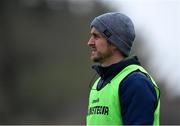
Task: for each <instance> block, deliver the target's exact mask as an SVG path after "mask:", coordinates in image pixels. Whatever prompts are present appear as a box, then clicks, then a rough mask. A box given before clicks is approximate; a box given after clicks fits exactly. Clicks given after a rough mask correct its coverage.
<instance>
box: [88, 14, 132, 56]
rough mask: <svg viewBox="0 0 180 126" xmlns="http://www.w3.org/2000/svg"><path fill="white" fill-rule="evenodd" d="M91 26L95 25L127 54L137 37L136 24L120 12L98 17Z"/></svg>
mask: <svg viewBox="0 0 180 126" xmlns="http://www.w3.org/2000/svg"><path fill="white" fill-rule="evenodd" d="M90 27H91V28H92V27H95V28H96V29H97V30H98V32H100V34H101V35H103V36H104V37H106V38H107V40H108V41H109V42H110V43H112V44H114V45H115V46H117V47H118V49H119V50H120V51H121V52H122V53H123V54H124V55H125V56H129V53H130V51H131V47H132V44H133V41H134V38H135V30H134V25H133V22H132V21H131V19H130V18H129V17H127V16H126V15H124V14H122V13H119V12H111V13H105V14H102V15H100V16H98V17H96V18H95V19H94V20H93V21H92V22H91V25H90Z"/></svg>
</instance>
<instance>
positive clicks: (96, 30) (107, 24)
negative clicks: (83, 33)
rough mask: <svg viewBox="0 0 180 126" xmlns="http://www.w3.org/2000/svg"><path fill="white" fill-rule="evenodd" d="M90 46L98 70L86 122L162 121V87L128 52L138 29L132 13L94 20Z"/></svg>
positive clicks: (105, 15) (108, 123)
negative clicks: (135, 29) (135, 27)
mask: <svg viewBox="0 0 180 126" xmlns="http://www.w3.org/2000/svg"><path fill="white" fill-rule="evenodd" d="M90 27H91V37H90V40H89V41H88V46H89V47H90V49H91V57H90V58H91V60H92V61H94V62H97V63H99V65H94V66H93V69H95V70H96V71H97V73H98V74H99V76H100V77H99V78H98V79H97V80H96V81H95V83H94V85H93V86H92V89H91V91H90V96H89V106H88V114H87V125H140V124H146V125H159V114H160V91H159V88H158V87H157V85H156V83H155V81H154V80H153V79H152V77H151V76H150V75H149V74H148V72H147V71H146V70H145V69H144V68H143V67H142V66H141V65H140V62H139V61H138V59H137V57H136V56H129V53H130V50H131V47H132V44H133V41H134V38H135V31H134V26H133V23H132V21H131V20H130V18H129V17H127V16H126V15H124V14H121V13H118V12H112V13H105V14H103V15H100V16H98V17H96V18H95V19H94V20H93V21H92V22H91V25H90Z"/></svg>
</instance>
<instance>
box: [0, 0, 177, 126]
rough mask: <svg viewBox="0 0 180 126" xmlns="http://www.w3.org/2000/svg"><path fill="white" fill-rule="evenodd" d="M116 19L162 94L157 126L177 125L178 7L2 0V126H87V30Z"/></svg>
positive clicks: (134, 1)
mask: <svg viewBox="0 0 180 126" xmlns="http://www.w3.org/2000/svg"><path fill="white" fill-rule="evenodd" d="M110 11H120V12H122V13H125V14H126V15H128V16H129V17H130V18H131V19H132V20H133V22H134V25H135V28H136V40H135V44H134V45H133V51H132V54H135V55H138V57H139V59H140V61H141V62H142V64H143V65H144V66H145V67H146V68H147V69H148V70H149V72H150V73H151V74H152V76H153V77H154V78H155V80H156V81H157V83H158V85H159V87H160V89H161V124H180V84H179V83H178V82H180V74H179V70H180V66H179V64H180V44H179V42H180V1H179V0H156V1H155V0H151V1H150V0H146V1H144V0H96V1H95V0H87V1H85V0H1V1H0V124H64V125H65V124H77V125H80V124H85V118H86V112H87V104H88V95H89V83H90V80H91V78H92V76H93V75H94V73H95V72H94V71H93V70H91V65H92V62H91V61H90V59H89V55H90V52H89V49H88V47H87V46H86V43H87V41H88V39H89V36H90V35H89V32H90V29H89V24H90V22H91V21H92V20H93V19H94V17H95V16H97V15H100V14H102V13H105V12H110Z"/></svg>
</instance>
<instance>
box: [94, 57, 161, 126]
mask: <svg viewBox="0 0 180 126" xmlns="http://www.w3.org/2000/svg"><path fill="white" fill-rule="evenodd" d="M131 64H136V65H140V63H139V61H138V59H137V57H135V56H134V57H130V58H127V59H125V60H123V61H121V62H119V63H116V64H112V65H110V66H108V67H102V66H99V65H94V66H93V69H95V70H96V71H97V73H98V74H99V76H100V77H101V79H100V81H99V82H98V85H97V90H101V89H102V88H103V87H105V86H106V85H107V84H108V83H110V81H111V80H112V79H113V78H114V77H115V76H116V75H117V74H118V73H119V72H120V71H121V70H123V69H124V68H125V67H127V66H128V65H131ZM119 100H120V104H121V114H122V119H123V123H124V125H128V124H136V125H138V124H146V125H148V124H149V125H152V124H153V120H154V111H155V109H156V105H157V103H158V102H157V96H156V91H155V89H154V87H153V84H152V82H151V81H150V80H149V78H148V77H147V76H146V75H145V74H144V73H141V72H140V71H135V72H133V73H131V74H130V75H128V76H127V77H126V78H125V79H124V80H123V81H122V82H121V84H120V86H119Z"/></svg>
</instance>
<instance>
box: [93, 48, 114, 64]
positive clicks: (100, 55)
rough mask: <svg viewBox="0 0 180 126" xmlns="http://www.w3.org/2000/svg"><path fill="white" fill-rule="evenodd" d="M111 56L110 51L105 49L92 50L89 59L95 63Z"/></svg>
mask: <svg viewBox="0 0 180 126" xmlns="http://www.w3.org/2000/svg"><path fill="white" fill-rule="evenodd" d="M111 56H112V52H111V51H109V50H107V51H106V52H99V51H93V52H92V53H91V60H92V61H93V62H96V63H103V62H104V61H106V60H107V59H108V58H109V57H111Z"/></svg>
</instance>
